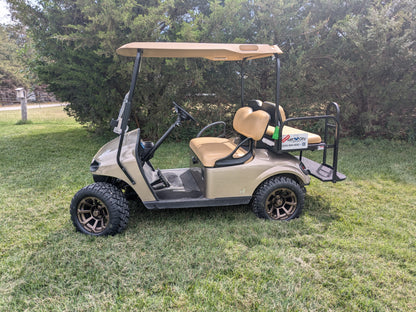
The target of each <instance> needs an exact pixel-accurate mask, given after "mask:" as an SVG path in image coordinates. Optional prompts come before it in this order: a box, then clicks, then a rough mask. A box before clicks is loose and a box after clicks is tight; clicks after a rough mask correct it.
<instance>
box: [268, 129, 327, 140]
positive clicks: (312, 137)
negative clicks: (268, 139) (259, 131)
mask: <svg viewBox="0 0 416 312" xmlns="http://www.w3.org/2000/svg"><path fill="white" fill-rule="evenodd" d="M274 130H275V127H273V126H268V127H267V130H266V134H267V135H269V136H273V133H274ZM302 133H307V134H308V144H316V143H321V142H322V139H321V137H320V136H319V135H318V134H315V133H312V132H307V131H303V130H300V129H297V128H293V127H289V126H284V127H283V131H282V135H288V134H302Z"/></svg>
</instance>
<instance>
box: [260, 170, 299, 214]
mask: <svg viewBox="0 0 416 312" xmlns="http://www.w3.org/2000/svg"><path fill="white" fill-rule="evenodd" d="M304 200H305V193H304V192H303V189H302V187H301V186H300V185H299V184H298V183H297V182H296V181H294V180H293V179H291V178H288V177H284V176H280V177H279V176H278V177H273V178H270V179H268V180H266V181H265V182H263V183H262V184H261V185H260V186H259V188H258V189H257V190H256V192H255V194H254V196H253V202H252V208H253V211H254V213H255V214H256V216H257V217H259V218H263V219H270V220H291V219H294V218H296V217H298V216H299V214H300V213H301V211H302V208H303V203H304Z"/></svg>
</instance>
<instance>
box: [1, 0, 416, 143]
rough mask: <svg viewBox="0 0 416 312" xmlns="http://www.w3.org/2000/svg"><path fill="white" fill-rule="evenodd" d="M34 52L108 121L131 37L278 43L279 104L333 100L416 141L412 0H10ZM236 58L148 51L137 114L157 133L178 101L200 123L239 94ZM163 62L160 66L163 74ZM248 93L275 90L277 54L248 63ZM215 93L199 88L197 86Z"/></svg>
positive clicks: (359, 118)
mask: <svg viewBox="0 0 416 312" xmlns="http://www.w3.org/2000/svg"><path fill="white" fill-rule="evenodd" d="M8 3H9V4H10V6H11V9H12V13H13V16H14V18H15V19H17V20H18V21H19V22H20V23H21V24H22V25H24V27H25V28H26V29H27V33H28V34H29V36H30V38H31V39H32V40H33V45H34V47H35V51H36V54H35V55H33V57H30V58H28V59H27V61H28V62H29V64H30V67H31V69H32V70H33V71H34V72H35V73H36V74H37V75H38V77H39V79H40V80H41V81H42V82H45V83H48V84H49V86H50V91H52V92H54V93H55V94H56V95H57V96H58V97H59V98H61V99H62V100H64V101H69V102H70V103H71V105H70V106H69V108H68V112H69V114H71V115H73V116H75V118H76V119H77V120H78V121H79V122H81V123H83V124H86V125H89V126H91V127H92V128H94V129H97V130H100V129H101V130H103V129H108V127H109V126H108V122H109V120H110V119H111V117H115V116H116V115H117V110H118V108H119V106H120V105H121V102H122V98H123V96H124V94H125V93H126V92H127V89H128V86H129V80H130V72H131V68H132V60H130V59H126V58H120V57H118V56H117V55H116V54H115V50H116V48H118V47H119V46H121V45H122V44H125V43H127V42H131V41H191V42H234V43H269V44H278V45H279V46H280V47H281V48H282V50H283V51H284V52H285V54H284V55H283V56H282V65H283V66H282V85H281V88H282V89H281V104H282V105H283V107H285V109H286V111H287V112H289V114H290V115H305V114H311V113H315V112H317V111H320V110H321V109H322V104H325V103H327V102H329V101H336V102H338V103H339V104H340V105H341V109H342V113H343V133H344V135H354V136H383V137H386V138H399V139H406V140H410V141H414V140H416V130H415V129H416V108H415V106H416V105H415V100H414V99H415V96H416V85H415V79H416V61H415V60H416V57H415V51H416V43H415V39H416V26H415V25H416V16H415V13H416V3H415V2H414V1H411V0H386V1H380V0H373V1H358V0H350V1H341V0H321V1H313V0H278V1H276V0H261V1H252V0H224V1H201V0H168V1H157V0H145V1H140V0H128V1H119V0H117V1H114V0H97V1H87V0H58V1H57V0H53V1H51V0H40V1H25V0H8ZM238 71H239V66H238V64H229V63H223V64H215V65H214V64H212V62H211V63H210V62H205V61H203V60H161V59H156V60H147V59H146V60H145V62H144V64H143V66H142V75H140V78H139V82H138V86H139V89H140V90H139V92H137V94H136V99H135V102H134V103H135V107H134V111H133V118H132V120H131V121H132V123H136V124H139V125H141V126H142V129H143V130H144V133H145V135H147V136H148V137H149V138H151V139H154V138H155V137H157V136H159V135H160V134H161V133H162V132H163V131H164V130H165V129H166V127H167V124H169V122H170V121H171V118H172V116H171V115H170V114H168V113H167V111H169V109H170V107H171V106H172V105H171V101H172V100H176V101H177V102H179V103H180V104H183V105H184V106H188V104H192V105H189V106H188V107H190V108H192V107H194V106H195V104H196V103H198V104H204V103H211V104H213V103H215V104H220V105H219V106H218V105H217V107H218V110H217V111H215V113H210V114H208V110H207V109H206V108H207V106H206V105H198V107H199V109H198V112H196V109H194V110H192V109H191V111H193V112H194V113H195V114H198V113H199V115H200V118H202V119H201V120H200V122H201V123H202V124H205V123H208V122H210V121H212V120H216V119H218V118H221V117H224V116H229V115H230V114H229V112H230V111H232V110H233V109H235V107H236V106H235V105H230V103H239V102H238V96H239V92H238V91H237V90H239V87H238V83H239V77H238ZM161 73H162V74H161ZM247 76H248V77H249V78H250V79H247V84H246V85H247V89H246V90H247V92H246V98H259V99H262V100H273V99H274V95H273V88H272V86H273V84H274V79H273V66H271V64H270V60H265V61H258V62H256V66H249V69H248V72H247ZM202 93H205V94H214V93H215V97H213V96H208V97H201V96H200V94H202Z"/></svg>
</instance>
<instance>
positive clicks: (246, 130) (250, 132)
mask: <svg viewBox="0 0 416 312" xmlns="http://www.w3.org/2000/svg"><path fill="white" fill-rule="evenodd" d="M269 120H270V116H269V114H268V113H266V112H265V111H263V110H257V111H255V112H253V109H252V108H251V107H248V106H244V107H241V108H240V109H239V110H237V112H236V113H235V116H234V120H233V127H234V130H235V131H237V132H238V133H240V134H242V135H244V136H245V137H248V138H252V139H253V140H254V141H258V140H261V138H262V137H263V135H264V133H265V131H266V128H267V125H268V123H269Z"/></svg>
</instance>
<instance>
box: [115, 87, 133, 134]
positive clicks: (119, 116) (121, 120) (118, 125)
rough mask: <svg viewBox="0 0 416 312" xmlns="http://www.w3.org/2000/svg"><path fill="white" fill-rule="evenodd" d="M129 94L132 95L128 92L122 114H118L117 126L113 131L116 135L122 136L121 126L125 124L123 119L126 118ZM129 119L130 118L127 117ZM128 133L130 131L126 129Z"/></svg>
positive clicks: (121, 109)
mask: <svg viewBox="0 0 416 312" xmlns="http://www.w3.org/2000/svg"><path fill="white" fill-rule="evenodd" d="M129 93H130V91H129V92H127V93H126V95H125V96H124V100H123V104H122V105H121V108H120V112H119V113H118V117H117V120H115V122H116V123H117V124H116V125H115V127H114V129H113V131H114V133H117V134H121V131H122V130H121V125H122V123H123V118H125V116H124V111H125V110H126V105H127V102H128V100H129ZM127 118H128V116H127ZM127 131H128V129H126V132H127Z"/></svg>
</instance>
